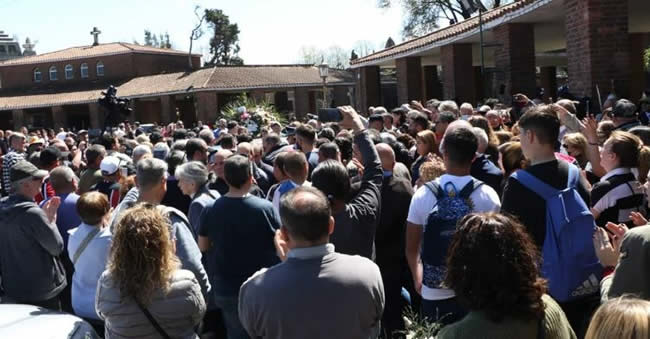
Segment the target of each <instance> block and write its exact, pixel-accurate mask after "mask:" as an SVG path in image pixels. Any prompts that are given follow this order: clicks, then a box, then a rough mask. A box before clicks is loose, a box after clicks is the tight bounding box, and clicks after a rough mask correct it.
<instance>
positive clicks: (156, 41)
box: [144, 29, 172, 49]
mask: <svg viewBox="0 0 650 339" xmlns="http://www.w3.org/2000/svg"><path fill="white" fill-rule="evenodd" d="M144 45H145V46H152V47H158V48H167V49H170V48H172V43H171V40H170V39H169V33H167V32H165V34H162V33H160V34H158V35H156V34H153V33H151V31H150V30H148V29H145V30H144Z"/></svg>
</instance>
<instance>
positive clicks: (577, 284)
mask: <svg viewBox="0 0 650 339" xmlns="http://www.w3.org/2000/svg"><path fill="white" fill-rule="evenodd" d="M511 177H512V178H514V179H515V180H517V181H518V182H519V183H521V184H522V185H524V186H525V187H527V188H528V189H530V190H531V191H533V192H535V193H537V194H538V195H539V196H541V197H542V198H544V200H545V201H546V235H545V237H544V246H543V247H542V276H543V277H544V278H546V279H548V287H549V293H550V295H551V296H552V297H553V298H555V299H556V300H557V301H560V302H565V301H571V300H575V299H579V298H581V297H585V296H589V295H593V294H596V293H599V283H600V278H601V275H602V271H603V269H602V266H601V265H600V263H599V262H598V258H597V257H596V253H595V249H594V245H593V241H592V236H593V234H594V230H595V227H596V224H595V222H594V217H593V215H592V214H591V211H590V210H589V207H587V205H586V204H585V202H584V201H583V200H582V197H581V196H580V194H578V191H577V190H576V187H577V186H578V180H579V178H580V171H579V170H578V168H577V167H575V166H573V165H569V182H568V184H567V186H568V187H567V188H566V189H562V190H557V189H555V188H554V187H551V186H549V185H548V184H546V183H544V182H543V181H541V180H540V179H538V178H536V177H535V176H533V175H532V174H530V173H528V172H526V171H524V170H520V171H516V172H515V173H513V174H512V175H511Z"/></svg>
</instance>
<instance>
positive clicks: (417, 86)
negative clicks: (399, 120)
mask: <svg viewBox="0 0 650 339" xmlns="http://www.w3.org/2000/svg"><path fill="white" fill-rule="evenodd" d="M395 65H396V69H397V101H398V103H399V104H404V103H408V102H411V100H418V101H421V100H422V97H423V91H422V64H421V61H420V57H406V58H399V59H397V60H395Z"/></svg>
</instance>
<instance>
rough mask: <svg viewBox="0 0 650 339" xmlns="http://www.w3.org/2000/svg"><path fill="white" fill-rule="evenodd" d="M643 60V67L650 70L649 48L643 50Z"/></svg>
mask: <svg viewBox="0 0 650 339" xmlns="http://www.w3.org/2000/svg"><path fill="white" fill-rule="evenodd" d="M643 62H644V64H645V69H647V70H648V71H650V48H648V49H646V50H645V51H644V52H643Z"/></svg>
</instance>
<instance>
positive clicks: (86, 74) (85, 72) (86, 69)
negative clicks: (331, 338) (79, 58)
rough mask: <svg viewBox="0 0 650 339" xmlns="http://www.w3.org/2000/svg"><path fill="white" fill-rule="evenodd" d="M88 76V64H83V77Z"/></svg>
mask: <svg viewBox="0 0 650 339" xmlns="http://www.w3.org/2000/svg"><path fill="white" fill-rule="evenodd" d="M87 77H88V64H81V78H82V79H85V78H87Z"/></svg>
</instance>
